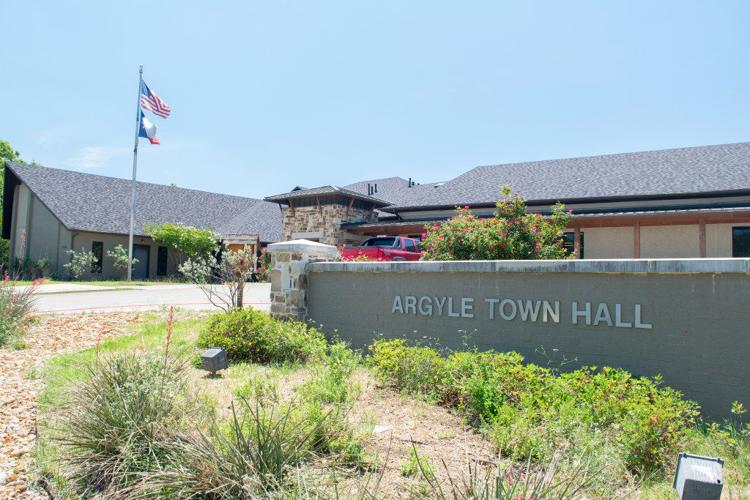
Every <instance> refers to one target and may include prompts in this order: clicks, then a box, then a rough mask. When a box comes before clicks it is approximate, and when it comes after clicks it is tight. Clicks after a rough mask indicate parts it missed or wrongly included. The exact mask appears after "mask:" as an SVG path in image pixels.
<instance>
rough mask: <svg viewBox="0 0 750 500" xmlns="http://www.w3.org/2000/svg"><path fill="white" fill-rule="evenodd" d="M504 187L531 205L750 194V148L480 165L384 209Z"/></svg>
mask: <svg viewBox="0 0 750 500" xmlns="http://www.w3.org/2000/svg"><path fill="white" fill-rule="evenodd" d="M503 184H509V185H510V186H512V188H513V190H514V191H518V192H519V193H521V195H522V196H524V197H525V198H526V199H527V200H528V201H529V204H535V203H537V204H542V203H549V202H555V201H562V202H567V203H570V202H574V201H575V202H586V201H602V200H618V199H620V200H624V199H639V198H641V199H648V198H658V197H665V196H682V195H696V194H697V195H708V194H712V193H715V194H719V193H722V194H730V193H738V194H740V193H750V142H743V143H737V144H721V145H717V146H702V147H691V148H680V149H665V150H660V151H644V152H638V153H623V154H613V155H602V156H589V157H583V158H569V159H561V160H547V161H534V162H525V163H512V164H505V165H490V166H482V167H476V168H474V169H472V170H470V171H468V172H466V173H465V174H463V175H460V176H458V177H456V178H455V179H453V180H450V181H448V182H445V183H443V184H442V185H438V186H437V187H434V188H432V189H421V190H418V191H415V193H414V196H412V197H411V198H410V199H409V200H407V201H406V202H396V203H394V205H393V206H391V207H388V208H387V209H386V210H389V211H398V210H399V209H403V210H407V209H418V208H433V207H434V208H437V207H454V206H456V205H459V204H460V205H465V204H468V205H485V204H494V203H495V201H496V200H497V199H498V197H499V188H500V186H501V185H503Z"/></svg>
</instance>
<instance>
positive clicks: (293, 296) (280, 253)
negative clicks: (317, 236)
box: [267, 240, 338, 321]
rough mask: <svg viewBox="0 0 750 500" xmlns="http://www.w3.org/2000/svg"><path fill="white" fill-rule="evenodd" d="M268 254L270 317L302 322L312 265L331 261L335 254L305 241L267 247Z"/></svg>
mask: <svg viewBox="0 0 750 500" xmlns="http://www.w3.org/2000/svg"><path fill="white" fill-rule="evenodd" d="M267 252H268V253H269V254H271V316H273V317H274V318H277V319H294V320H300V321H304V319H305V317H306V316H307V297H306V293H307V275H306V274H305V268H306V267H307V265H308V264H309V263H311V262H321V261H334V260H336V259H337V258H338V250H337V249H336V247H334V246H331V245H324V244H322V243H316V242H313V241H307V240H294V241H285V242H281V243H272V244H270V245H268V249H267Z"/></svg>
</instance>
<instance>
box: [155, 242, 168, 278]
mask: <svg viewBox="0 0 750 500" xmlns="http://www.w3.org/2000/svg"><path fill="white" fill-rule="evenodd" d="M167 255H169V250H167V247H159V251H158V253H157V256H156V275H157V276H166V275H167Z"/></svg>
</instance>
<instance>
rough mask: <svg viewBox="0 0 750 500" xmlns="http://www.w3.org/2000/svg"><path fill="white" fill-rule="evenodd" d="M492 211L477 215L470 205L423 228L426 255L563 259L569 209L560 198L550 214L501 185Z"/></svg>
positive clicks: (449, 258) (475, 257) (431, 258)
mask: <svg viewBox="0 0 750 500" xmlns="http://www.w3.org/2000/svg"><path fill="white" fill-rule="evenodd" d="M502 195H503V197H502V199H501V200H500V201H498V202H497V209H496V210H495V216H494V217H491V218H486V219H480V218H479V217H477V216H475V215H474V214H472V213H471V211H470V210H469V207H463V208H458V209H457V211H456V215H455V216H453V217H451V218H450V220H447V221H445V222H443V223H442V224H434V225H432V226H427V227H426V228H425V231H426V232H425V233H424V234H423V235H422V240H423V241H422V250H423V252H424V254H423V256H422V258H423V259H424V260H508V259H518V260H529V259H565V258H567V257H568V255H567V251H566V250H565V248H564V247H563V231H564V230H565V228H566V227H568V224H569V223H570V219H571V215H570V212H568V211H566V210H565V207H564V206H563V205H561V204H559V203H558V204H556V205H555V206H554V207H553V208H552V214H551V215H549V216H546V217H545V216H542V215H541V214H537V213H527V211H526V210H527V206H526V201H525V200H524V199H523V198H522V197H521V196H520V195H519V194H518V193H516V194H513V195H511V190H510V187H508V186H503V188H502Z"/></svg>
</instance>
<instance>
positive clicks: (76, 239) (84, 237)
mask: <svg viewBox="0 0 750 500" xmlns="http://www.w3.org/2000/svg"><path fill="white" fill-rule="evenodd" d="M94 241H101V242H102V243H103V244H104V250H103V252H102V254H103V256H104V258H103V259H102V260H103V262H102V272H101V274H98V273H97V274H92V273H87V274H85V275H84V276H83V279H121V278H122V276H123V275H122V272H120V271H119V270H116V269H115V268H114V267H113V266H112V259H111V258H109V257H107V251H109V250H112V249H113V248H114V247H116V246H117V245H122V246H123V247H125V248H128V237H127V236H126V235H119V234H106V233H87V232H75V233H73V243H72V246H73V249H74V250H75V251H76V252H79V251H80V250H81V249H84V250H87V251H90V250H91V243H92V242H94ZM133 244H135V245H148V246H149V247H150V250H149V259H148V260H149V268H148V278H149V279H156V278H157V276H156V271H157V264H158V252H159V245H158V244H156V243H155V242H154V241H153V240H152V239H151V238H149V237H148V236H136V237H135V238H134V239H133ZM168 252H169V253H168V254H167V276H169V275H174V274H176V273H177V266H178V265H179V262H180V260H179V256H178V255H176V253H175V252H174V251H172V250H171V249H170V250H169V251H168Z"/></svg>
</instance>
